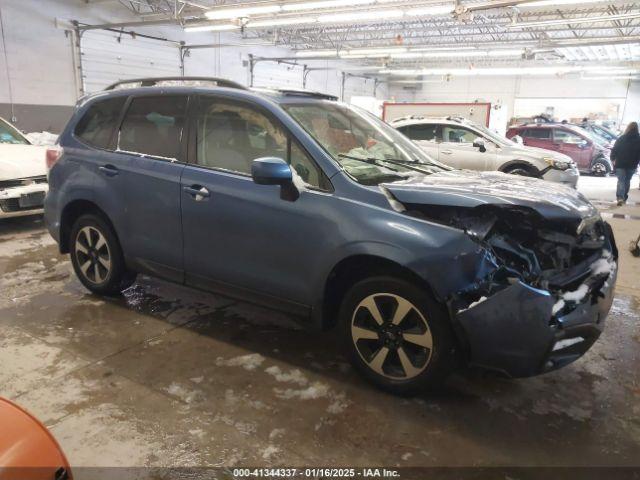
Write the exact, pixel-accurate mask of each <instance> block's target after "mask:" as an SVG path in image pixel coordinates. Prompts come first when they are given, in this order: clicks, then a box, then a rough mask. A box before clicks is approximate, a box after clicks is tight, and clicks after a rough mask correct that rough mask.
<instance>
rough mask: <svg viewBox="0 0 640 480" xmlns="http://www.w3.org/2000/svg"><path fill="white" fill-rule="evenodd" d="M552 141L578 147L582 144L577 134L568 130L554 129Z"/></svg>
mask: <svg viewBox="0 0 640 480" xmlns="http://www.w3.org/2000/svg"><path fill="white" fill-rule="evenodd" d="M553 139H554V140H555V141H556V142H561V143H569V144H572V145H578V144H580V143H582V142H583V140H584V139H583V138H582V137H581V136H580V135H578V134H577V133H573V132H570V131H569V130H564V129H560V128H556V129H554V130H553Z"/></svg>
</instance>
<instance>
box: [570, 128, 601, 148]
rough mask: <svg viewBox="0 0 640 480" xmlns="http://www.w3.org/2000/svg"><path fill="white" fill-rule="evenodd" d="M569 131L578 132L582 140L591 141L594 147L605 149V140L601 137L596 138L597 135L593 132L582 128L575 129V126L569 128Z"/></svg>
mask: <svg viewBox="0 0 640 480" xmlns="http://www.w3.org/2000/svg"><path fill="white" fill-rule="evenodd" d="M571 129H572V130H573V131H574V132H578V134H579V135H581V136H582V137H583V138H585V139H587V138H589V139H591V140H592V141H593V143H595V144H596V145H598V146H600V147H605V146H606V144H607V143H609V142H607V141H606V140H605V139H603V138H602V137H600V136H598V135H597V134H595V133H594V132H590V131H588V130H586V129H584V128H582V127H577V126H573V125H572V126H571Z"/></svg>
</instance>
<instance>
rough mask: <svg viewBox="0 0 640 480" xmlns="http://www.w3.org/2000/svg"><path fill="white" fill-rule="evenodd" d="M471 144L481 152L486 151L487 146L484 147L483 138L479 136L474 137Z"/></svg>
mask: <svg viewBox="0 0 640 480" xmlns="http://www.w3.org/2000/svg"><path fill="white" fill-rule="evenodd" d="M473 146H474V147H476V148H478V149H480V151H481V152H482V153H484V152H486V151H487V147H486V145H485V144H484V139H483V138H480V137H478V138H476V139H475V140H474V141H473Z"/></svg>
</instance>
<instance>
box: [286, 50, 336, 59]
mask: <svg viewBox="0 0 640 480" xmlns="http://www.w3.org/2000/svg"><path fill="white" fill-rule="evenodd" d="M337 56H338V52H337V51H336V50H298V51H297V52H296V57H300V58H309V57H337Z"/></svg>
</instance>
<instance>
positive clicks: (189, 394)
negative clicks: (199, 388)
mask: <svg viewBox="0 0 640 480" xmlns="http://www.w3.org/2000/svg"><path fill="white" fill-rule="evenodd" d="M166 392H167V393H169V394H170V395H173V396H174V397H178V398H179V399H180V400H182V401H183V402H186V403H191V402H193V400H194V399H195V398H196V396H197V394H198V392H196V391H193V390H187V389H186V388H184V387H183V386H182V385H180V384H179V383H176V382H173V383H172V384H171V385H169V388H167V389H166Z"/></svg>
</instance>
